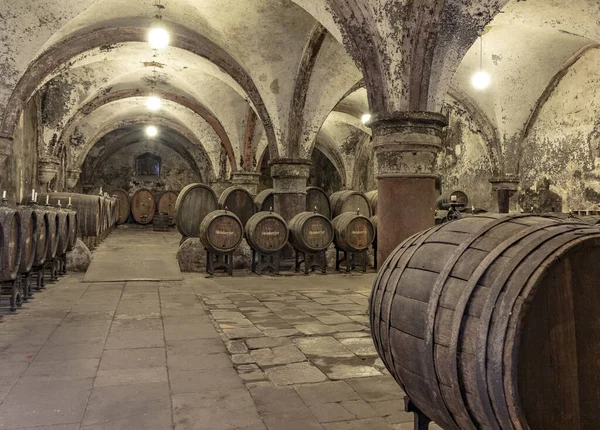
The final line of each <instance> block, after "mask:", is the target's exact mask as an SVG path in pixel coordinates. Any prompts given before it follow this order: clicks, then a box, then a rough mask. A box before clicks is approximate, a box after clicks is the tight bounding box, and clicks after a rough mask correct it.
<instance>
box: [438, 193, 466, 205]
mask: <svg viewBox="0 0 600 430" xmlns="http://www.w3.org/2000/svg"><path fill="white" fill-rule="evenodd" d="M453 199H455V200H453ZM453 203H455V204H456V205H457V206H460V207H467V206H468V205H469V197H468V196H467V195H466V194H465V193H464V192H462V191H459V190H454V191H446V192H445V193H443V194H442V195H441V196H439V197H438V198H437V201H436V207H437V208H438V209H450V208H451V207H452V204H453Z"/></svg>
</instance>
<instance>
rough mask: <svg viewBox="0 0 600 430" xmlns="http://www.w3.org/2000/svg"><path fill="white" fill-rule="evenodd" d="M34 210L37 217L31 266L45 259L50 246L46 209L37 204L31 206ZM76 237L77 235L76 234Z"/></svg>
mask: <svg viewBox="0 0 600 430" xmlns="http://www.w3.org/2000/svg"><path fill="white" fill-rule="evenodd" d="M32 207H33V208H34V211H35V212H36V215H37V216H36V219H37V233H38V234H37V240H36V244H35V258H34V259H33V267H40V266H42V265H43V264H44V262H45V261H46V255H47V254H48V248H49V247H50V231H49V229H50V218H49V216H48V213H47V212H46V210H45V209H44V208H43V207H41V206H38V205H34V206H32ZM76 238H77V235H76Z"/></svg>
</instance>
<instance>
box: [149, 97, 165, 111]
mask: <svg viewBox="0 0 600 430" xmlns="http://www.w3.org/2000/svg"><path fill="white" fill-rule="evenodd" d="M146 106H147V107H148V109H150V110H151V111H157V110H159V109H160V108H161V106H162V101H161V99H160V98H159V97H154V96H153V97H149V98H148V100H146Z"/></svg>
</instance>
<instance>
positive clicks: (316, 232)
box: [308, 230, 325, 236]
mask: <svg viewBox="0 0 600 430" xmlns="http://www.w3.org/2000/svg"><path fill="white" fill-rule="evenodd" d="M308 234H309V236H315V235H317V234H318V235H320V236H323V235H324V234H325V230H311V231H309V232H308Z"/></svg>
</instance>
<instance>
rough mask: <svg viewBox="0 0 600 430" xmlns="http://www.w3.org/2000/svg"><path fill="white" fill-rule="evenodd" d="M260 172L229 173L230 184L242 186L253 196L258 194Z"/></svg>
mask: <svg viewBox="0 0 600 430" xmlns="http://www.w3.org/2000/svg"><path fill="white" fill-rule="evenodd" d="M259 182H260V173H257V172H234V173H232V174H231V184H232V185H239V186H240V187H244V188H245V189H247V190H248V191H250V194H252V195H253V196H255V195H257V194H258V184H259Z"/></svg>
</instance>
